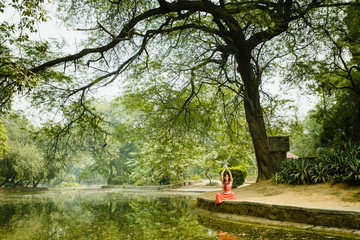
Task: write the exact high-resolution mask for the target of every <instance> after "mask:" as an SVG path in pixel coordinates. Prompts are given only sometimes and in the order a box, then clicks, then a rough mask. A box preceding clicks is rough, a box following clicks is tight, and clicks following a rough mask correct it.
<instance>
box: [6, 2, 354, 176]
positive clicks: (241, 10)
mask: <svg viewBox="0 0 360 240" xmlns="http://www.w3.org/2000/svg"><path fill="white" fill-rule="evenodd" d="M350 2H351V1H345V0H344V1H340V3H339V1H334V2H333V1H331V0H327V1H326V0H303V1H301V0H297V1H296V0H272V1H271V0H268V1H263V0H250V1H240V0H238V1H235V0H219V1H217V0H213V1H209V0H201V1H200V0H199V1H187V0H182V1H180V0H178V1H166V0H157V1H147V0H146V1H143V0H139V1H135V0H134V1H129V0H127V1H125V0H118V1H110V0H109V1H107V0H101V1H98V0H97V1H95V0H82V1H78V0H76V1H75V0H73V1H72V0H68V1H61V3H62V4H61V6H62V7H63V9H65V10H66V11H67V12H68V13H70V16H69V17H68V18H67V19H66V18H65V19H66V20H69V19H70V18H71V19H72V20H73V21H72V23H73V24H74V25H77V26H78V28H82V29H83V30H88V31H89V32H90V38H89V41H88V43H87V47H86V48H84V49H83V50H81V51H79V52H76V53H74V54H70V55H65V56H62V57H56V58H54V59H53V60H50V61H46V62H43V63H41V64H38V63H39V62H41V61H42V58H36V59H33V62H34V63H35V65H34V64H33V65H32V64H31V62H30V61H22V64H24V65H25V66H24V68H21V69H27V70H30V72H29V73H34V74H36V75H35V76H37V77H39V78H40V75H41V80H40V81H41V82H42V83H43V88H41V90H38V91H37V95H36V96H37V97H39V98H38V99H41V100H42V101H43V100H44V97H43V96H44V95H43V93H47V94H48V96H47V97H48V98H49V99H50V100H51V101H57V100H58V99H63V100H65V102H63V103H62V104H61V106H62V108H65V107H64V106H67V107H66V110H64V115H68V116H70V117H72V119H73V120H71V121H69V124H68V125H67V127H70V126H71V124H72V123H73V122H75V120H77V119H79V118H80V117H82V116H85V117H87V118H88V119H90V120H92V121H95V122H96V121H97V120H98V118H96V116H95V115H94V114H93V111H92V109H91V108H90V107H89V102H88V101H89V100H88V99H87V96H88V95H91V94H89V91H90V90H92V89H96V88H97V87H99V86H104V85H108V84H110V83H112V82H114V81H115V80H117V79H118V78H117V77H118V76H119V75H121V74H122V73H124V71H125V70H129V69H130V70H129V72H131V71H132V73H134V72H135V73H136V72H138V71H142V72H143V71H144V69H149V68H150V67H151V66H154V62H160V63H166V64H167V65H168V68H164V69H162V72H161V75H162V77H166V78H168V81H169V84H170V85H172V86H173V88H175V89H182V94H186V95H187V97H186V98H185V101H184V102H183V104H182V107H181V108H180V109H176V111H178V113H179V114H186V113H188V112H191V109H189V108H188V106H189V103H190V102H191V101H197V95H198V94H199V93H200V92H201V91H202V89H203V86H204V85H209V86H213V87H214V90H213V91H215V92H216V93H218V94H219V95H221V94H223V92H224V89H229V90H231V91H233V92H234V93H235V94H236V98H235V101H234V104H235V105H236V104H239V103H241V102H243V105H244V109H245V114H246V119H247V123H248V129H249V132H250V134H251V137H252V142H253V145H254V149H255V155H256V160H257V166H258V181H259V180H263V179H267V178H270V177H271V176H272V174H273V173H274V171H275V166H274V164H273V160H272V159H271V157H270V152H269V145H268V142H267V135H266V129H265V123H264V119H263V111H262V107H261V95H260V92H261V91H260V90H261V89H260V88H261V84H262V77H263V73H264V70H265V69H266V68H267V67H268V66H269V64H270V62H271V60H272V59H274V58H277V57H279V55H281V54H283V53H284V52H283V50H281V49H283V48H285V47H287V46H290V47H291V48H292V49H293V47H294V46H298V45H299V44H298V42H297V41H298V40H299V39H301V37H302V36H303V35H304V34H305V35H306V34H307V33H308V31H309V29H311V27H312V26H313V21H316V23H317V25H318V23H320V22H321V21H322V18H323V19H325V18H326V14H327V11H326V10H327V9H328V8H337V7H341V6H343V5H348V4H350ZM326 20H329V19H326ZM330 20H335V21H336V20H337V19H336V18H335V19H330ZM78 23H83V25H84V26H80V24H78ZM280 38H281V39H280ZM314 40H316V37H315V39H314ZM274 44H275V45H274ZM300 47H302V46H300ZM40 50H41V49H40ZM29 56H31V54H30V55H29ZM60 64H61V65H62V66H63V68H64V69H66V68H69V67H71V66H72V67H74V68H75V69H76V70H77V73H69V72H68V73H67V74H68V75H71V78H72V79H73V80H72V81H69V78H66V77H65V76H63V75H62V74H54V72H53V71H54V70H56V67H59V66H60ZM155 65H156V64H155ZM132 66H136V68H135V69H134V68H132V69H131V67H132ZM169 66H171V67H169ZM129 67H130V68H129ZM86 68H89V69H91V74H88V75H87V76H84V75H83V74H82V73H83V71H84V70H85V69H86ZM50 69H53V70H50ZM58 70H59V69H58ZM22 72H24V71H22ZM6 74H7V75H6ZM23 75H24V76H28V75H26V74H23ZM149 75H150V76H149V79H151V77H152V76H151V71H150V74H149ZM1 76H2V79H6V80H7V81H8V82H10V83H11V84H10V83H9V85H11V86H13V85H15V86H16V85H19V84H20V83H21V81H23V80H22V79H21V78H19V77H17V78H14V77H13V76H12V75H11V74H8V73H6V72H5V74H4V73H2V75H1ZM54 76H55V77H54ZM155 78H156V76H155ZM34 79H35V80H37V78H34V77H32V78H31V79H30V80H29V79H25V80H27V81H29V82H30V84H29V86H30V87H33V85H34V84H33V81H34ZM19 81H20V83H19ZM140 81H142V80H140ZM22 84H23V82H22ZM20 86H21V84H20ZM155 86H156V85H155ZM49 91H52V92H53V93H54V94H51V95H50V96H49ZM4 92H6V91H4ZM168 97H173V96H168ZM2 98H4V97H3V96H2ZM4 99H5V98H4ZM219 99H220V98H219ZM3 102H4V101H3ZM69 107H71V109H70V110H69ZM94 119H95V120H94ZM99 120H101V119H99Z"/></svg>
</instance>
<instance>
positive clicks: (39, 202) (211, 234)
mask: <svg viewBox="0 0 360 240" xmlns="http://www.w3.org/2000/svg"><path fill="white" fill-rule="evenodd" d="M0 199H1V200H0V240H4V239H6V240H10V239H11V240H16V239H223V240H224V239H229V240H235V239H324V238H325V237H331V236H324V235H318V238H314V236H315V237H317V235H316V234H315V235H314V234H313V233H307V232H296V231H295V232H291V231H283V230H275V229H264V228H254V227H253V226H250V227H249V226H246V225H239V224H236V225H233V224H229V223H226V222H222V221H220V220H216V219H212V218H209V217H206V216H205V217H204V216H199V217H198V216H197V215H196V214H194V213H193V212H192V211H191V205H192V204H193V203H194V200H192V199H187V198H186V197H183V196H168V195H159V194H155V193H150V194H139V193H124V192H111V191H110V192H109V191H104V190H97V191H95V190H91V191H65V192H47V193H42V194H30V195H21V194H10V195H2V198H0ZM334 239H336V238H334ZM337 239H344V238H337Z"/></svg>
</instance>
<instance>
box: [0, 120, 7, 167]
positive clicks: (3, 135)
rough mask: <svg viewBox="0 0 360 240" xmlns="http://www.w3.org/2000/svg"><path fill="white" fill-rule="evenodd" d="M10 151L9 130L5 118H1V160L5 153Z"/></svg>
mask: <svg viewBox="0 0 360 240" xmlns="http://www.w3.org/2000/svg"><path fill="white" fill-rule="evenodd" d="M8 151H9V146H8V136H7V130H6V128H5V126H4V123H3V120H1V119H0V161H1V159H2V157H3V155H4V154H6V153H7V152H8Z"/></svg>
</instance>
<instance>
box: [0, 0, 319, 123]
mask: <svg viewBox="0 0 360 240" xmlns="http://www.w3.org/2000/svg"><path fill="white" fill-rule="evenodd" d="M46 8H47V9H49V15H50V16H51V17H50V19H48V21H47V22H44V23H41V24H38V32H37V33H34V34H31V38H32V39H34V40H48V39H51V38H55V39H64V40H65V41H66V42H67V43H68V46H67V47H66V48H65V49H63V51H64V52H68V53H73V52H74V51H76V50H77V49H78V48H77V46H78V44H79V43H80V42H81V41H82V40H84V39H86V37H85V35H84V33H83V32H82V31H78V30H76V29H75V27H74V28H65V27H64V26H63V25H62V24H61V22H60V21H59V20H56V16H55V14H54V12H55V11H54V8H53V7H52V6H51V5H49V4H48V5H47V7H46ZM16 18H17V16H16V13H14V12H13V11H12V12H11V11H5V13H3V14H1V15H0V19H2V21H8V22H13V21H16ZM262 89H263V90H264V91H266V92H267V93H270V95H272V96H275V95H277V96H278V98H281V99H289V100H292V101H293V102H294V105H295V106H296V107H297V108H298V112H297V116H298V117H299V118H300V119H301V120H302V119H304V118H305V116H306V115H307V113H308V111H309V110H310V109H312V108H314V106H315V104H316V103H317V102H318V98H317V97H315V96H311V95H307V94H305V93H304V92H302V91H300V90H299V89H297V88H296V87H294V86H291V87H290V86H285V85H283V84H282V83H281V81H280V79H278V78H274V79H271V80H270V81H264V82H263V85H262ZM120 91H121V89H120V86H119V84H116V83H114V84H112V85H110V86H108V87H104V88H101V89H99V90H98V91H97V93H96V97H98V98H100V99H111V98H113V97H115V96H117V95H118V94H119V92H120ZM14 102H15V104H14V106H13V108H14V109H15V110H23V111H26V112H27V115H28V116H29V117H30V118H37V120H38V121H40V122H42V121H46V120H47V119H49V118H51V116H50V115H49V114H48V115H49V116H46V115H43V116H42V117H41V116H39V112H38V110H36V109H34V108H32V107H31V106H30V104H29V103H28V102H27V101H26V99H25V98H22V97H17V98H16V100H15V101H14ZM282 114H283V115H293V114H294V112H291V111H290V112H287V111H285V112H283V113H282ZM31 116H32V117H31Z"/></svg>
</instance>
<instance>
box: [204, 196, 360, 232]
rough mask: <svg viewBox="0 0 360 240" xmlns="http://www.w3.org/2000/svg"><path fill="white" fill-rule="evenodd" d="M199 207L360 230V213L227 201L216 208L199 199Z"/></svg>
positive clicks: (214, 210)
mask: <svg viewBox="0 0 360 240" xmlns="http://www.w3.org/2000/svg"><path fill="white" fill-rule="evenodd" d="M197 206H198V207H199V208H202V209H206V210H209V211H213V212H222V213H232V214H238V215H246V216H253V217H261V218H266V219H271V220H278V221H287V222H296V223H306V224H313V225H317V226H328V227H337V228H350V229H360V212H357V211H341V210H327V209H315V208H304V207H294V206H282V205H274V204H264V203H256V202H246V201H225V202H223V203H222V204H220V205H219V206H215V201H214V200H209V199H205V198H201V197H198V198H197Z"/></svg>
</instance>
